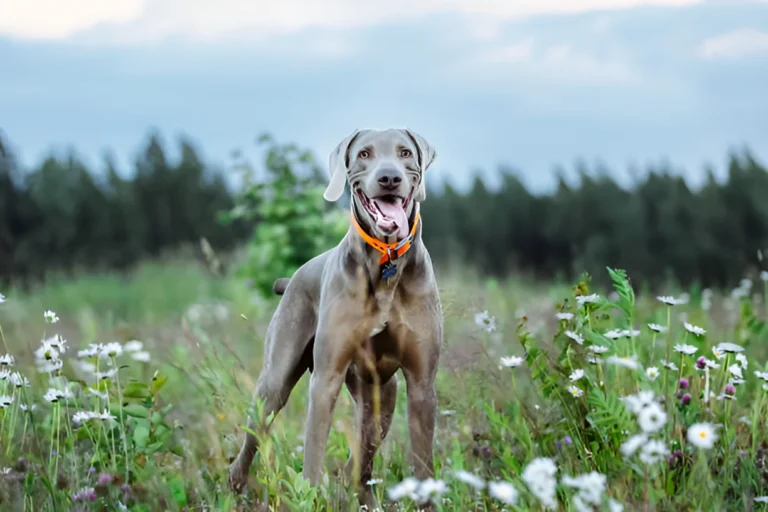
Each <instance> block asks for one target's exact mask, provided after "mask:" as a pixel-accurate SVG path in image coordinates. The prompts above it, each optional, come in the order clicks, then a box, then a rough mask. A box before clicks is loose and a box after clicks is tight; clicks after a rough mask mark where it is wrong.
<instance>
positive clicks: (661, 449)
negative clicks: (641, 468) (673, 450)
mask: <svg viewBox="0 0 768 512" xmlns="http://www.w3.org/2000/svg"><path fill="white" fill-rule="evenodd" d="M668 455H669V449H667V445H665V444H664V442H663V441H659V440H658V439H651V440H650V441H648V442H647V443H645V445H643V447H642V449H641V450H640V456H639V457H640V461H641V462H643V463H644V464H648V465H652V464H657V463H659V462H661V461H662V460H664V459H666V458H667V456H668Z"/></svg>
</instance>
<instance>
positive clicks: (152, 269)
mask: <svg viewBox="0 0 768 512" xmlns="http://www.w3.org/2000/svg"><path fill="white" fill-rule="evenodd" d="M607 271H608V272H611V277H612V279H613V281H614V289H613V290H591V289H590V288H589V283H588V282H587V281H585V280H583V281H581V282H579V283H575V284H576V286H575V287H573V288H572V287H571V286H568V285H557V284H550V285H547V286H544V285H541V284H538V285H537V284H533V283H530V282H523V281H521V280H509V281H505V282H496V281H482V280H480V279H478V278H476V277H473V276H469V275H459V274H457V273H456V272H455V271H451V272H441V273H440V274H439V276H438V277H439V282H440V286H441V296H442V301H443V309H444V314H445V333H446V334H445V349H444V352H443V355H442V359H441V367H440V371H439V375H438V382H437V385H438V402H439V408H440V413H439V415H438V420H437V422H438V424H437V430H436V439H435V468H436V473H437V474H436V476H435V478H436V480H437V481H435V482H427V483H419V482H415V481H414V480H412V479H410V478H409V477H410V475H411V472H410V470H409V468H408V464H407V444H408V443H407V439H408V435H407V421H406V413H405V410H406V407H405V406H406V400H405V386H400V387H399V397H398V403H397V411H396V415H395V420H394V423H393V426H392V429H391V431H390V434H389V436H388V438H387V440H386V442H385V444H384V446H383V447H382V449H381V450H380V452H379V454H378V455H377V458H376V461H375V468H374V478H375V479H376V481H374V482H372V485H373V486H374V489H375V491H376V493H377V496H378V497H379V499H380V500H381V502H382V503H383V504H384V506H385V507H387V508H392V509H402V510H414V509H415V507H416V505H418V501H419V499H418V498H419V496H420V495H421V494H424V493H429V492H431V493H432V499H433V502H434V503H435V505H436V507H437V508H438V509H440V510H482V511H496V510H503V509H505V510H542V509H545V508H547V505H548V504H550V505H551V507H550V508H558V509H560V510H618V509H620V507H622V506H623V507H624V510H646V509H647V510H751V509H752V508H753V507H760V506H763V507H765V506H766V505H764V504H763V505H761V503H764V501H759V498H760V497H763V496H765V495H767V494H768V457H767V454H766V449H767V448H768V443H767V441H768V429H767V428H766V427H767V426H768V422H767V420H768V413H767V412H766V408H768V403H766V402H768V400H766V399H765V395H766V393H767V392H766V389H765V388H766V383H765V382H764V380H763V378H761V376H760V375H757V374H756V373H755V372H756V371H757V372H765V371H766V366H765V364H764V362H765V361H766V356H767V354H766V352H768V350H767V349H766V341H768V328H766V326H765V320H766V309H765V303H766V301H765V298H766V290H765V289H764V286H765V283H764V282H763V281H761V280H760V279H759V278H758V279H754V281H753V282H752V283H753V284H752V288H751V289H749V290H748V293H744V290H747V288H746V285H743V286H742V287H740V288H739V290H742V291H740V292H736V293H733V294H730V293H726V294H725V295H720V294H713V295H711V296H710V295H706V296H704V297H701V296H698V295H697V296H692V297H689V298H688V300H687V302H686V303H685V304H678V305H674V306H668V305H666V304H664V303H663V302H662V301H660V300H658V299H657V298H656V297H655V296H639V297H635V292H634V291H633V287H631V286H630V285H629V284H628V282H627V279H626V277H625V276H623V274H622V273H621V272H613V271H612V270H607ZM2 292H3V293H4V294H5V296H6V301H5V302H4V303H2V304H0V326H1V327H2V345H0V356H2V355H3V354H4V353H5V351H6V350H7V352H8V353H9V354H10V355H11V356H13V358H14V360H13V363H14V366H12V367H11V366H9V365H8V364H7V363H8V360H6V361H5V362H6V364H5V366H4V368H5V371H6V373H0V376H2V377H3V380H2V382H0V396H3V397H5V402H0V404H2V405H3V407H2V409H0V508H2V510H71V509H73V508H75V509H82V510H125V509H129V510H147V511H149V510H234V509H235V508H236V507H238V506H240V507H245V508H246V509H252V508H253V507H256V506H257V504H259V503H261V504H265V503H268V505H269V506H270V507H271V508H272V509H273V510H279V509H281V508H282V509H286V510H333V511H337V510H356V509H357V507H356V505H355V504H356V498H355V496H354V488H353V487H351V486H349V485H347V484H346V482H345V481H344V479H343V478H341V476H340V471H341V470H342V468H343V465H344V463H345V462H346V459H347V456H348V453H349V450H350V446H351V444H352V443H353V442H354V439H355V432H354V429H353V408H352V400H351V398H350V397H349V396H348V395H347V394H346V393H342V394H341V395H340V398H339V401H338V403H337V407H336V410H335V413H334V425H333V428H332V430H331V434H330V439H329V442H328V449H327V453H326V475H327V484H326V485H323V486H321V487H319V488H311V487H310V486H308V485H307V484H306V482H304V481H303V480H302V479H301V477H300V475H301V468H302V453H301V447H302V436H303V432H304V420H305V413H306V405H307V399H306V397H307V386H308V376H305V377H304V378H303V379H302V380H301V381H300V382H299V384H298V386H297V388H296V389H295V390H294V392H293V394H292V395H291V398H290V400H289V402H288V405H287V406H286V408H285V409H284V410H283V411H282V412H281V413H280V414H279V415H278V416H277V418H276V419H275V421H274V424H273V427H272V429H271V430H270V432H269V434H268V435H266V436H265V437H264V438H263V440H262V445H261V449H260V451H259V453H258V455H257V458H256V460H255V461H254V465H253V467H252V469H251V475H250V482H249V488H248V492H247V493H246V495H245V496H244V497H243V498H242V499H241V501H240V502H239V503H238V501H237V500H236V499H235V496H233V495H231V494H230V493H229V492H228V491H227V487H226V476H227V469H228V466H229V463H230V461H231V459H232V458H233V457H234V456H235V455H236V454H237V451H238V449H239V446H240V442H241V435H242V432H243V430H242V428H243V425H244V421H245V415H246V411H247V409H248V408H249V406H250V398H251V394H252V392H253V388H254V383H255V380H256V377H257V376H258V372H259V371H260V369H261V356H262V350H263V343H262V335H263V333H264V331H265V328H266V324H267V323H268V321H269V318H270V315H271V313H272V311H273V310H274V306H275V301H276V300H277V299H273V300H267V301H265V300H260V299H257V298H255V297H254V295H253V294H252V293H251V292H250V291H249V290H248V288H247V287H246V286H245V284H244V283H242V282H241V281H239V280H237V279H235V278H233V277H228V276H225V277H223V278H217V277H214V276H212V275H210V274H209V273H208V272H207V271H206V269H205V268H204V267H202V266H199V265H196V264H193V263H188V262H175V263H167V262H166V263H163V264H147V265H144V266H142V267H141V268H140V269H139V270H138V271H137V272H136V273H135V274H133V275H131V276H130V277H120V276H114V275H92V276H82V277H79V278H73V279H70V280H61V281H51V282H49V284H48V285H46V286H45V287H42V288H40V289H38V290H35V291H34V292H31V293H28V294H26V293H22V292H21V291H18V290H3V291H2ZM593 293H597V294H599V297H597V298H595V302H589V301H586V302H585V301H584V299H583V297H590V296H591V294H593ZM578 297H582V299H579V298H578ZM45 311H52V312H55V315H56V317H57V321H56V322H52V321H50V319H46V318H44V314H43V313H44V312H45ZM484 311H485V312H487V315H484V314H482V313H483V312H484ZM557 313H560V314H561V317H562V318H563V319H558V318H556V314H557ZM478 314H480V315H478ZM476 316H477V318H476ZM685 322H687V323H688V324H689V325H690V326H691V327H690V328H691V330H694V331H695V330H696V329H694V328H693V327H701V328H703V329H704V330H706V333H704V334H702V335H698V334H695V333H693V332H689V330H687V329H686V325H685ZM650 323H654V324H659V325H661V326H662V327H663V328H668V332H662V333H657V332H655V331H653V330H651V329H650V328H648V324H650ZM633 331H636V332H633ZM56 335H59V336H61V337H62V338H65V339H66V340H67V341H66V344H65V346H66V350H65V351H64V352H63V353H60V354H54V352H52V351H51V350H50V349H51V348H53V349H54V350H56V348H57V347H58V346H60V342H59V341H58V340H59V338H56V337H55V336H56ZM41 340H48V341H49V344H48V345H47V348H48V350H40V347H41ZM133 340H139V341H140V342H141V344H140V345H141V346H140V347H139V344H137V343H130V342H131V341H133ZM726 341H727V342H732V343H734V344H737V345H738V346H739V347H742V348H743V349H744V351H743V352H739V353H734V352H727V351H725V350H719V351H717V352H713V350H712V349H713V347H715V346H717V345H718V344H719V343H721V342H726ZM112 342H115V343H117V344H118V345H116V346H115V345H108V344H109V343H112ZM580 342H582V343H580ZM92 343H93V344H96V343H101V344H102V345H101V347H100V348H97V349H95V350H97V351H100V352H101V354H102V356H98V355H97V356H89V355H88V354H82V356H83V357H78V351H79V350H84V349H87V348H88V347H89V344H92ZM679 344H687V345H690V346H691V347H693V348H695V350H696V352H695V354H693V355H686V354H683V353H680V352H676V351H675V350H674V348H673V347H674V346H675V345H679ZM596 345H600V346H604V347H606V349H607V351H606V352H605V353H597V352H595V350H594V349H590V348H589V347H590V346H596ZM104 347H114V348H111V349H105V348H104ZM693 348H692V349H691V350H693ZM726 348H728V347H727V346H726ZM110 350H111V351H112V352H111V355H110V354H109V353H108V352H110ZM598 350H599V349H598ZM36 352H37V354H36ZM44 352H47V355H48V359H47V360H46V353H44ZM737 355H738V359H737ZM635 356H636V359H635V358H633V357H635ZM701 356H703V357H705V358H707V359H708V360H709V361H710V363H709V365H710V366H712V367H711V368H710V367H707V364H706V363H699V366H701V365H702V364H703V365H704V366H705V368H704V369H698V368H697V360H698V358H700V357H701ZM742 356H744V357H742ZM515 357H519V358H522V359H515ZM663 359H664V360H667V361H668V362H671V363H674V365H675V366H674V367H672V368H673V369H669V368H667V367H665V366H664V364H663V363H662V360H663ZM58 360H61V361H63V365H62V367H61V369H60V370H56V371H53V372H52V373H44V372H41V371H39V370H40V367H41V365H42V366H51V368H55V367H57V366H58V365H59V363H58V362H57V361H58ZM590 360H592V362H590ZM0 361H1V360H0ZM505 365H506V366H505ZM734 365H736V366H735V367H734ZM649 368H655V369H656V370H650V369H649ZM43 369H45V368H43ZM49 369H50V368H49ZM579 370H583V376H582V375H581V372H580V371H579ZM16 371H18V372H20V374H22V375H23V376H24V377H26V378H28V379H29V386H28V387H25V386H24V385H22V386H20V387H17V386H15V385H14V382H17V381H14V379H15V377H13V376H12V375H13V373H12V372H16ZM95 372H98V378H97V376H96V374H95ZM656 372H658V376H656ZM739 374H741V376H742V379H737V377H738V375H739ZM649 375H650V377H649ZM654 376H655V378H652V377H654ZM764 378H765V379H768V374H766V375H765V376H764ZM572 379H575V380H572ZM681 379H685V382H684V383H683V384H681ZM732 380H736V383H735V384H734V385H733V386H731V387H728V393H731V392H733V396H730V395H728V396H727V397H725V398H723V396H722V395H723V393H724V390H726V387H727V384H728V383H729V382H730V381H732ZM707 389H708V390H709V391H710V392H711V393H712V395H711V396H710V398H709V400H706V398H705V395H704V391H705V390H707ZM50 390H53V391H50ZM643 392H646V393H643ZM648 392H649V393H648ZM686 395H687V396H686ZM45 397H47V398H48V400H46V398H45ZM626 397H630V398H626ZM0 400H1V399H0ZM51 400H55V401H53V402H51ZM22 406H23V408H22ZM33 407H34V410H32V408H33ZM25 409H26V410H25ZM78 412H80V414H79V415H78V419H79V420H80V421H75V419H74V418H75V414H76V413H78ZM643 429H645V431H644V430H643ZM701 432H703V433H704V434H705V435H704V438H702V436H701V435H700V433H701ZM715 438H716V439H715ZM707 439H710V440H711V439H715V441H714V443H712V445H711V446H709V445H707V444H706V443H704V442H703V440H707ZM633 444H634V445H635V448H636V450H635V451H634V452H633V453H630V451H631V450H629V448H632V447H633V446H632V445H633ZM486 482H489V485H485V483H486ZM480 483H482V487H483V488H482V489H476V488H475V487H474V486H473V485H472V484H478V485H479V484H480ZM409 486H410V487H409ZM388 491H393V492H394V494H390V493H389V492H388ZM398 493H399V494H400V496H397V495H398ZM393 496H394V497H399V498H400V499H398V500H397V501H394V500H391V499H390V498H391V497H393ZM414 498H415V500H414ZM756 499H757V500H758V501H756Z"/></svg>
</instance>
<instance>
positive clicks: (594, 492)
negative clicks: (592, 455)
mask: <svg viewBox="0 0 768 512" xmlns="http://www.w3.org/2000/svg"><path fill="white" fill-rule="evenodd" d="M607 480H608V479H607V478H606V476H605V475H603V474H601V473H598V472H597V471H591V472H589V473H585V474H583V475H579V476H576V477H571V476H564V477H563V479H562V483H563V485H566V486H568V487H574V488H576V489H578V495H577V496H578V497H579V498H580V499H581V500H583V501H585V502H587V503H590V504H592V505H595V506H599V505H600V504H601V503H602V501H603V493H604V492H605V488H606V484H607Z"/></svg>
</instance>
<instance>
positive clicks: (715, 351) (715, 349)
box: [712, 345, 725, 359]
mask: <svg viewBox="0 0 768 512" xmlns="http://www.w3.org/2000/svg"><path fill="white" fill-rule="evenodd" d="M712 353H713V354H714V355H715V359H722V358H724V357H725V352H723V351H722V350H720V347H719V346H717V345H716V346H714V347H712Z"/></svg>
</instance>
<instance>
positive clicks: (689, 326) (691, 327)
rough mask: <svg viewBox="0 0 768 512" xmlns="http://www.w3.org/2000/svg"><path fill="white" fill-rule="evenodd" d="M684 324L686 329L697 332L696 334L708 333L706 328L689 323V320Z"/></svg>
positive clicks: (693, 332) (692, 332)
mask: <svg viewBox="0 0 768 512" xmlns="http://www.w3.org/2000/svg"><path fill="white" fill-rule="evenodd" d="M683 325H684V326H685V330H686V331H688V332H690V333H691V334H695V335H696V336H704V335H705V334H707V331H706V329H704V328H702V327H699V326H698V325H693V324H689V323H688V322H683Z"/></svg>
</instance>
